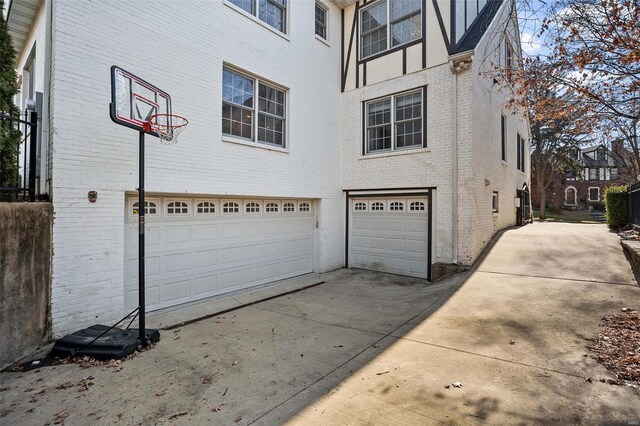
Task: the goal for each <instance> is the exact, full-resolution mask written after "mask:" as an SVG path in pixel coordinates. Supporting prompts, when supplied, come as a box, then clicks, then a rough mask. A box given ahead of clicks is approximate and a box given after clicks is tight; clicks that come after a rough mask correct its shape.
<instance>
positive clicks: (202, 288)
mask: <svg viewBox="0 0 640 426" xmlns="http://www.w3.org/2000/svg"><path fill="white" fill-rule="evenodd" d="M217 290H218V275H217V274H213V275H207V276H205V277H201V278H195V279H194V280H193V291H194V294H195V295H198V296H199V295H205V294H209V293H213V292H215V291H217Z"/></svg>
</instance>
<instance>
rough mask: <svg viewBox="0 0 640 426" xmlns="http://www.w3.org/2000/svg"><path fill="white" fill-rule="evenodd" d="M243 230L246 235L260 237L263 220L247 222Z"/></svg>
mask: <svg viewBox="0 0 640 426" xmlns="http://www.w3.org/2000/svg"><path fill="white" fill-rule="evenodd" d="M243 232H244V236H245V237H258V236H261V235H262V223H261V222H247V223H245V224H244V227H243Z"/></svg>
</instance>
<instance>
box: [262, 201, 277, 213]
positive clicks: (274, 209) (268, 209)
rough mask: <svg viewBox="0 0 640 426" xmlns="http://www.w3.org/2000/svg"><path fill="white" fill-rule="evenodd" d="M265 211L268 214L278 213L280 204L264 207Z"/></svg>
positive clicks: (270, 204)
mask: <svg viewBox="0 0 640 426" xmlns="http://www.w3.org/2000/svg"><path fill="white" fill-rule="evenodd" d="M264 211H266V212H267V213H278V203H267V205H266V206H264Z"/></svg>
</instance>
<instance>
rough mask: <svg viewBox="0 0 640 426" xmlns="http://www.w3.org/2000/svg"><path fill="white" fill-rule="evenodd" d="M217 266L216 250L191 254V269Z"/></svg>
mask: <svg viewBox="0 0 640 426" xmlns="http://www.w3.org/2000/svg"><path fill="white" fill-rule="evenodd" d="M217 264H218V249H211V250H201V251H197V252H195V253H194V254H193V267H194V268H204V267H213V266H216V265H217Z"/></svg>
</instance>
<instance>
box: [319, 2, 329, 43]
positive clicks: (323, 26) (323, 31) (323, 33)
mask: <svg viewBox="0 0 640 426" xmlns="http://www.w3.org/2000/svg"><path fill="white" fill-rule="evenodd" d="M328 18H329V9H328V8H327V6H325V5H324V4H322V3H320V2H316V35H317V36H318V37H320V38H321V39H323V40H327V24H328Z"/></svg>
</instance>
